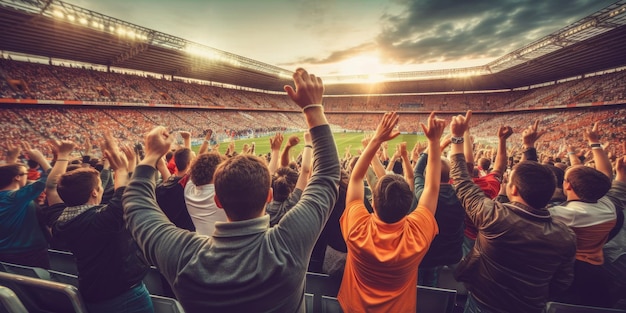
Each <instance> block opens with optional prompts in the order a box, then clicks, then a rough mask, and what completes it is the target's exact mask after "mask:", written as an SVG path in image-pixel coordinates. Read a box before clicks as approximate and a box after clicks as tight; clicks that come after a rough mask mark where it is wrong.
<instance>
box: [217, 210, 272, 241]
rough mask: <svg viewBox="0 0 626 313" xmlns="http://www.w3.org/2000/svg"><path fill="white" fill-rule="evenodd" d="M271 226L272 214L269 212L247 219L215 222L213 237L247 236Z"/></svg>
mask: <svg viewBox="0 0 626 313" xmlns="http://www.w3.org/2000/svg"><path fill="white" fill-rule="evenodd" d="M269 228H270V216H269V215H268V214H265V215H263V216H261V217H257V218H253V219H249V220H245V221H237V222H215V232H214V233H213V237H236V236H247V235H253V234H258V233H262V232H265V231H267V230H268V229H269Z"/></svg>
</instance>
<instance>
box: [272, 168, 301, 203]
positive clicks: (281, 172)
mask: <svg viewBox="0 0 626 313" xmlns="http://www.w3.org/2000/svg"><path fill="white" fill-rule="evenodd" d="M297 182H298V172H296V171H294V170H293V169H292V168H290V167H281V168H279V169H278V170H276V173H275V174H274V175H273V176H272V196H273V198H274V200H276V201H278V202H283V201H285V200H287V198H289V195H290V194H291V193H292V192H293V190H294V189H295V188H296V183H297Z"/></svg>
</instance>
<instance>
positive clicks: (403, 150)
mask: <svg viewBox="0 0 626 313" xmlns="http://www.w3.org/2000/svg"><path fill="white" fill-rule="evenodd" d="M398 150H399V151H400V156H401V157H402V158H408V157H409V152H408V151H407V150H406V142H405V141H403V142H401V143H400V144H399V145H398Z"/></svg>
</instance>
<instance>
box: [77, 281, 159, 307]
mask: <svg viewBox="0 0 626 313" xmlns="http://www.w3.org/2000/svg"><path fill="white" fill-rule="evenodd" d="M85 305H86V306H87V310H89V313H111V312H119V313H154V307H152V299H150V294H149V293H148V289H146V286H145V285H144V284H143V282H142V283H140V284H138V285H137V286H135V287H133V288H131V289H129V290H128V291H126V292H124V293H122V294H121V295H119V296H117V297H115V298H113V299H109V300H105V301H102V302H98V303H85Z"/></svg>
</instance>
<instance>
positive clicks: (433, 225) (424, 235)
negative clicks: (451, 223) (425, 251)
mask: <svg viewBox="0 0 626 313" xmlns="http://www.w3.org/2000/svg"><path fill="white" fill-rule="evenodd" d="M408 218H409V219H410V220H411V225H413V227H415V228H416V234H417V235H418V236H420V237H421V239H422V240H423V241H424V242H427V243H428V244H429V245H430V243H431V242H432V241H433V239H435V236H436V235H437V234H438V233H439V227H438V226H437V220H435V216H434V215H433V213H432V212H431V211H430V210H429V209H427V208H426V207H424V206H418V207H417V209H415V210H414V211H413V212H411V214H409V216H408Z"/></svg>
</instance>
